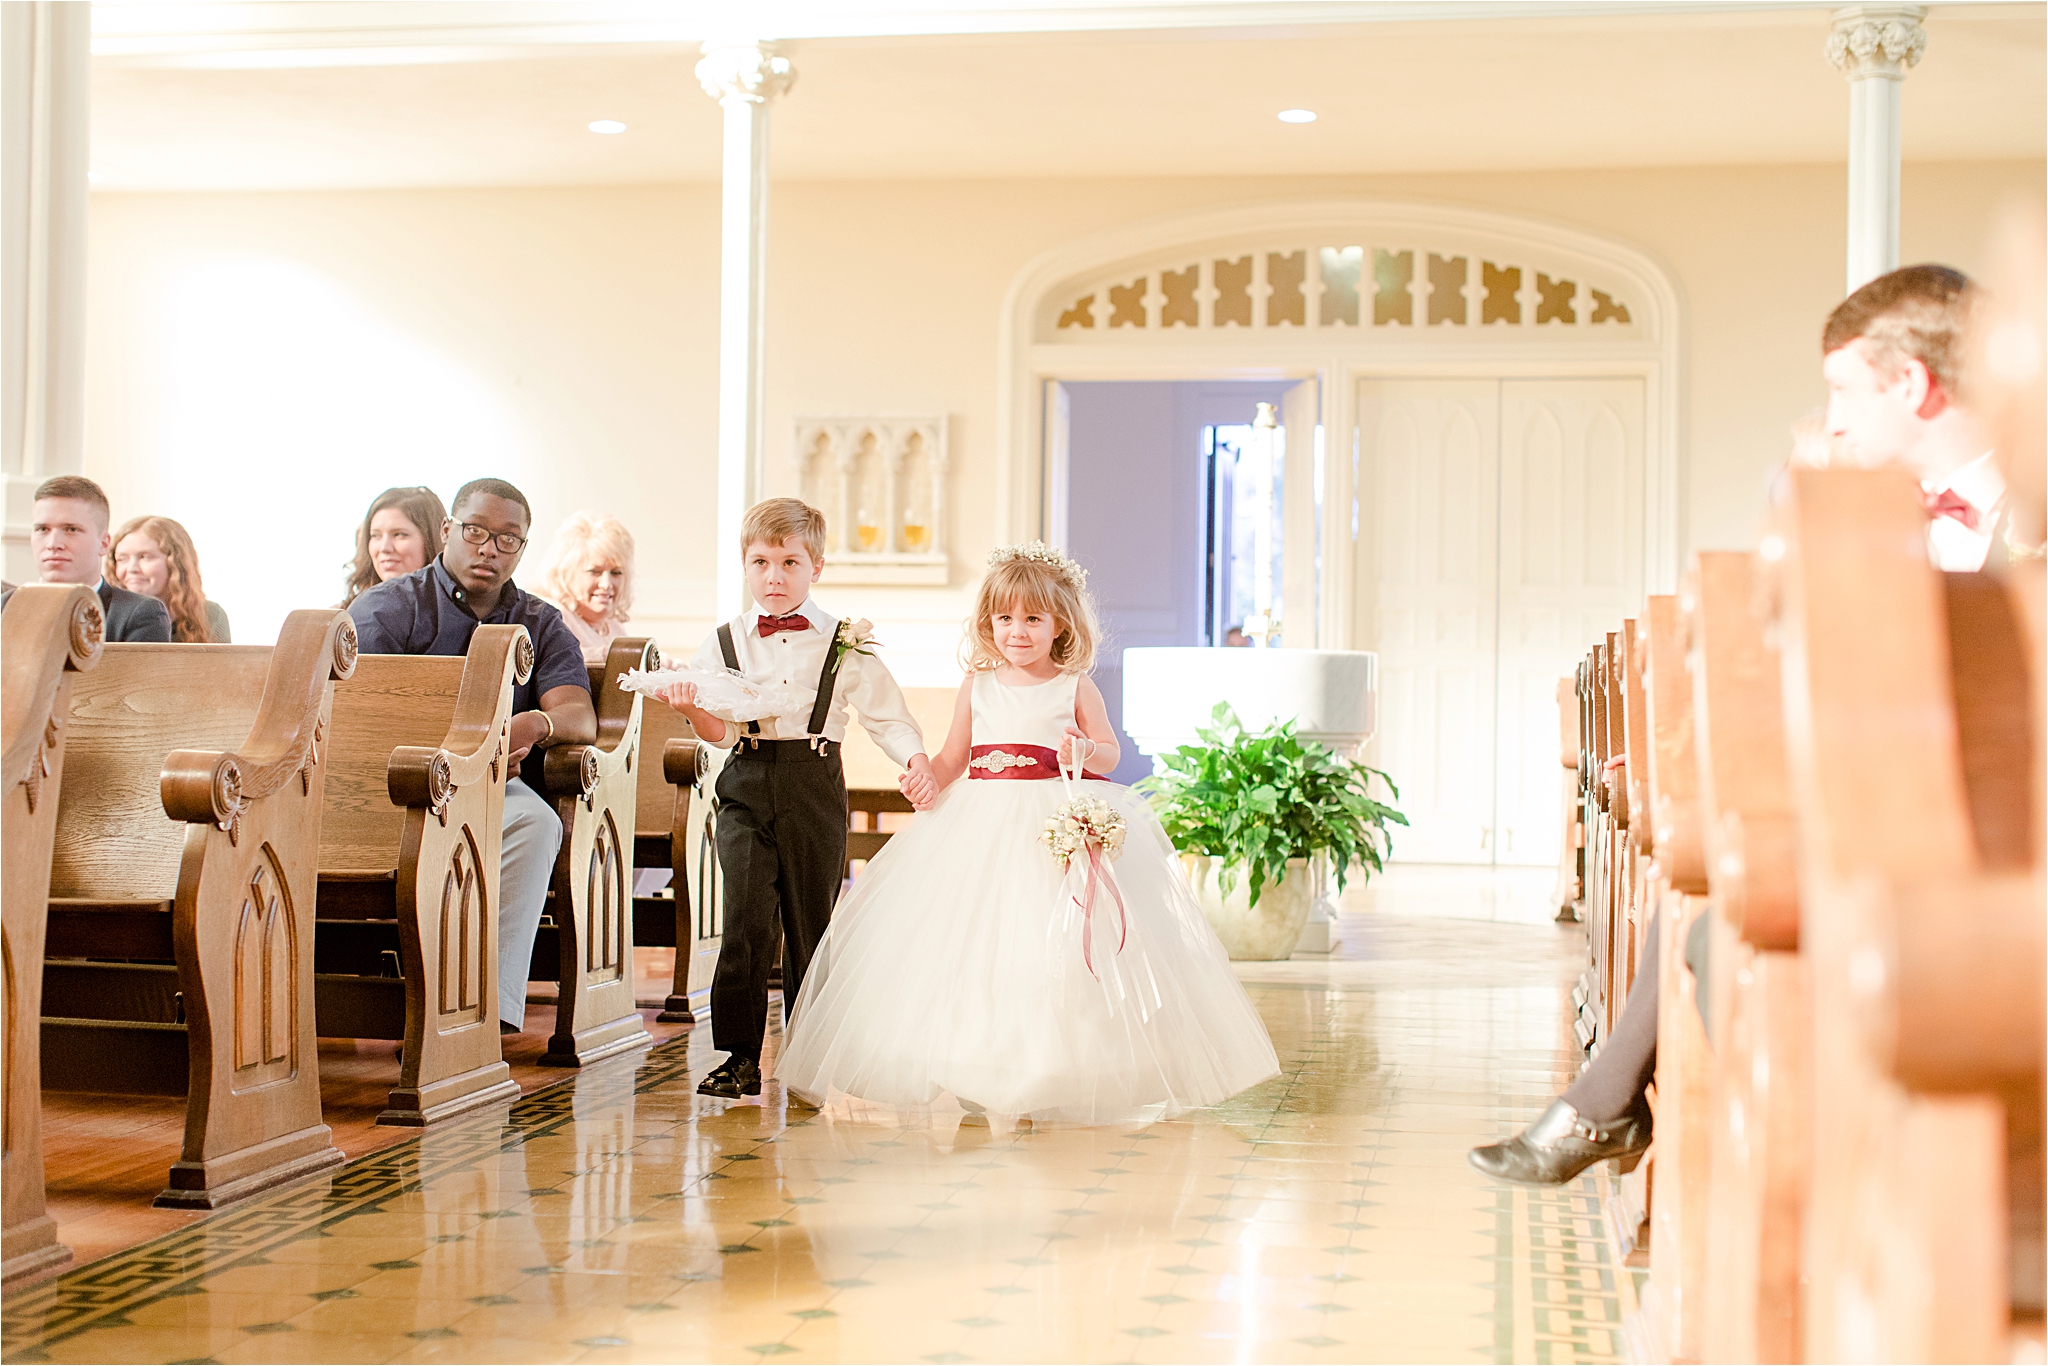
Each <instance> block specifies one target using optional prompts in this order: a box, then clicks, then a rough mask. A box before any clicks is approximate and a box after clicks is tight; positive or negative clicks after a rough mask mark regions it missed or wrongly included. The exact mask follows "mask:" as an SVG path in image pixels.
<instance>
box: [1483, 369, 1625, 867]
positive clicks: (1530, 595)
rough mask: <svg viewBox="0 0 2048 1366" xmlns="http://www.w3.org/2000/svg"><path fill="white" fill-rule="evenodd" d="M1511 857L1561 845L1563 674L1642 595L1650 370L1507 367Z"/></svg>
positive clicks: (1505, 680) (1504, 818)
mask: <svg viewBox="0 0 2048 1366" xmlns="http://www.w3.org/2000/svg"><path fill="white" fill-rule="evenodd" d="M1500 453H1501V461H1500V465H1501V474H1500V506H1501V519H1500V524H1501V525H1500V628H1499V634H1498V641H1499V649H1500V705H1499V712H1498V715H1497V719H1496V721H1495V725H1496V727H1497V728H1498V732H1497V733H1498V736H1499V742H1498V753H1499V767H1498V776H1497V779H1496V783H1495V792H1496V796H1495V820H1494V826H1495V830H1496V832H1497V833H1496V840H1495V843H1496V846H1497V848H1496V852H1497V858H1498V861H1499V862H1502V863H1550V862H1553V861H1554V860H1555V859H1556V857H1557V849H1558V840H1559V838H1560V832H1559V829H1558V822H1559V820H1560V819H1561V813H1560V812H1559V810H1558V801H1557V792H1558V768H1557V680H1558V678H1559V676H1560V675H1564V674H1568V673H1570V672H1571V671H1572V667H1573V665H1574V664H1575V663H1576V662H1577V660H1578V659H1579V657H1580V656H1581V655H1583V654H1584V653H1585V651H1586V648H1587V646H1588V645H1589V644H1591V643H1592V642H1593V641H1594V640H1596V639H1598V638H1599V637H1600V636H1601V635H1602V634H1604V633H1605V632H1608V631H1612V630H1616V629H1618V628H1619V626H1620V623H1621V619H1622V618H1623V617H1627V616H1633V615H1635V613H1637V612H1638V611H1640V610H1641V608H1642V604H1643V454H1644V453H1643V383H1642V381H1641V380H1639V379H1544V380H1507V381H1504V382H1503V383H1502V384H1501V421H1500Z"/></svg>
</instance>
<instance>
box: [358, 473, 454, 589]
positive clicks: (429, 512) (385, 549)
mask: <svg viewBox="0 0 2048 1366" xmlns="http://www.w3.org/2000/svg"><path fill="white" fill-rule="evenodd" d="M447 520H448V510H447V509H446V508H444V507H443V506H441V499H440V496H439V495H437V494H436V493H435V492H434V491H433V490H432V489H430V488H427V487H425V486H424V485H419V484H413V485H408V486H406V487H403V488H392V489H385V490H384V491H383V492H382V493H380V494H378V495H377V497H376V498H375V500H373V501H372V502H371V504H370V510H369V511H368V512H366V513H364V514H363V524H362V525H361V526H359V527H357V528H356V557H355V560H354V561H353V562H352V563H351V564H350V565H349V567H348V587H347V588H346V590H345V591H344V592H343V593H342V596H341V605H342V606H343V607H346V606H348V605H349V604H350V603H352V602H354V601H355V600H356V595H357V594H359V593H362V592H364V591H365V590H367V589H371V588H375V587H376V586H377V585H378V584H380V583H382V582H384V581H385V580H386V579H395V578H397V577H399V576H400V575H402V574H410V573H412V572H413V571H414V570H417V569H425V568H426V567H427V565H428V564H430V563H432V561H433V559H434V557H435V556H436V555H439V554H440V553H441V524H442V523H443V522H445V521H447Z"/></svg>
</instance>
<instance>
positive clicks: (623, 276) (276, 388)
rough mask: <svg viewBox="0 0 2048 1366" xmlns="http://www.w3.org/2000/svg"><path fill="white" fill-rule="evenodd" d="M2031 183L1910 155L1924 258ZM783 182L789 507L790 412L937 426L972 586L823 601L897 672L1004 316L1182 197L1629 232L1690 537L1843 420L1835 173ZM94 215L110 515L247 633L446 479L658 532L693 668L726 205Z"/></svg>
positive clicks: (1963, 245)
mask: <svg viewBox="0 0 2048 1366" xmlns="http://www.w3.org/2000/svg"><path fill="white" fill-rule="evenodd" d="M1909 117H1910V114H1909ZM2043 183H2044V180H2043V167H2042V163H2040V162H2038V161H2034V162H2022V163H2003V162H1992V163H1943V164H1919V165H1909V166H1908V167H1907V168H1906V175H1905V195H1904V201H1905V210H1904V222H1903V237H1904V255H1905V258H1906V259H1908V260H1917V259H1941V260H1946V261H1949V262H1952V263H1954V264H1957V265H1960V266H1962V267H1964V268H1965V269H1970V268H1972V267H1974V266H1975V265H1976V264H1977V263H1978V261H1979V260H1980V253H1981V250H1982V238H1983V235H1984V229H1985V225H1986V223H1987V221H1988V219H1989V216H1990V215H1991V213H1992V212H1993V210H1994V208H1995V206H1996V205H1997V204H1998V203H2000V202H2001V201H2003V200H2004V199H2006V198H2009V197H2012V196H2014V195H2018V194H2030V195H2032V196H2034V197H2035V198H2036V199H2037V200H2038V199H2039V197H2040V196H2041V194H2042V192H2043ZM774 194H775V198H774V202H773V209H772V221H771V244H770V272H769V291H770V298H769V328H770V331H769V338H770V340H769V351H768V357H769V379H768V409H769V416H768V429H767V430H768V449H769V485H770V488H771V491H776V492H782V491H791V490H793V489H794V488H795V478H796V475H795V470H794V467H793V462H792V460H791V445H792V438H791V431H790V429H791V424H792V421H793V419H794V418H795V417H797V416H798V415H816V414H821V413H848V414H881V413H917V412H933V411H942V412H945V413H947V414H949V415H950V418H951V429H950V440H951V450H952V459H953V467H954V475H953V481H952V488H951V507H952V514H951V518H950V522H951V525H950V528H949V535H950V543H951V546H952V549H953V563H954V570H953V586H952V587H951V588H948V589H937V590H935V589H883V588H865V587H863V588H854V587H843V588H842V589H841V590H840V592H839V595H838V597H837V598H836V599H830V600H829V601H839V602H843V603H845V604H846V605H847V606H849V607H854V608H857V609H858V610H859V611H860V613H861V614H863V615H868V616H871V617H873V618H875V620H876V621H877V622H878V624H881V625H882V626H884V627H885V628H886V629H885V630H884V631H883V633H882V634H883V636H884V639H885V640H888V641H889V642H890V643H891V644H892V645H893V646H895V647H896V648H895V649H894V650H893V651H892V656H893V657H894V658H895V659H896V660H897V662H898V663H899V671H900V672H902V673H903V674H905V675H906V681H909V682H915V683H925V684H933V685H936V684H942V683H944V682H945V681H946V680H947V678H948V676H949V674H950V673H951V670H952V665H951V659H952V655H953V645H954V642H955V641H956V639H957V623H958V621H959V619H960V617H961V615H962V614H963V613H964V611H965V609H966V604H967V596H966V592H967V587H968V586H969V585H971V582H972V580H973V578H974V577H975V575H976V573H977V571H978V568H979V564H980V561H981V558H982V556H983V555H984V554H985V553H986V551H987V549H988V547H989V546H990V544H991V543H992V542H993V540H994V538H995V536H996V529H995V528H996V520H995V517H996V470H995V465H994V461H995V453H996V440H997V437H996V424H995V414H996V406H997V389H998V385H999V382H1000V377H999V375H998V373H997V360H996V353H997V322H998V310H999V308H1000V306H1001V303H1002V299H1003V296H1004V293H1005V291H1006V290H1007V289H1008V287H1009V285H1010V283H1011V281H1012V280H1013V278H1014V277H1015V276H1016V274H1017V272H1018V271H1019V269H1020V268H1022V267H1023V266H1024V264H1025V263H1026V262H1028V261H1029V260H1031V259H1032V258H1033V257H1035V256H1036V255H1038V254H1039V253H1041V252H1043V251H1045V250H1047V249H1049V248H1052V247H1055V246H1057V245H1059V244H1061V243H1063V242H1066V241H1068V240H1071V239H1072V238H1074V237H1077V236H1080V235H1083V234H1086V233H1090V232H1093V231H1096V230H1099V229H1102V228H1105V227H1108V226H1112V225H1116V224H1120V223H1126V222H1130V221H1133V220H1137V219H1143V218H1149V217H1154V216H1158V215H1162V214H1168V213H1172V212H1175V211H1178V210H1183V209H1192V208H1200V207H1212V206H1218V205H1228V204H1242V203H1246V202H1250V201H1255V200H1264V199H1298V198H1304V197H1313V196H1318V195H1330V196H1347V197H1365V196H1384V197H1389V198H1405V199H1430V200H1440V201H1445V202H1453V203H1460V204H1466V205H1474V206H1479V207H1484V208H1490V209H1495V210H1502V211H1507V212H1522V213H1528V214H1532V215H1535V216H1539V217H1544V218H1550V219H1555V220H1562V221H1565V222H1569V223H1572V224H1574V225H1577V226H1579V227H1582V228H1586V229H1589V230H1591V231H1595V232H1601V233H1606V234H1610V235H1613V236H1616V237H1619V238H1623V239H1626V240H1628V241H1631V242H1633V243H1635V244H1636V245H1639V246H1641V247H1643V248H1645V249H1647V250H1648V251H1649V252H1650V253H1652V254H1653V255H1655V256H1656V257H1657V258H1659V259H1660V260H1661V261H1662V262H1663V263H1664V264H1665V265H1666V266H1667V267H1668V268H1669V269H1670V270H1671V271H1672V272H1673V274H1674V276H1675V278H1676V280H1677V283H1678V286H1679V289H1680V291H1681V294H1682V297H1683V299H1684V303H1685V310H1686V313H1685V318H1686V331H1685V342H1684V353H1683V354H1684V384H1685V393H1684V403H1685V407H1684V413H1683V420H1682V424H1681V432H1682V443H1683V444H1682V456H1681V458H1682V461H1683V462H1684V478H1683V481H1682V492H1681V498H1682V511H1681V524H1682V526H1683V528H1684V531H1685V535H1686V536H1687V538H1688V544H1689V546H1691V547H1700V546H1715V545H1741V544H1746V543H1748V542H1749V541H1750V540H1752V539H1753V535H1754V529H1755V524H1756V520H1757V517H1758V516H1759V513H1760V511H1761V507H1762V498H1763V488H1764V482H1765V479H1766V477H1767V475H1768V473H1769V472H1770V471H1771V470H1772V469H1773V468H1775V467H1776V465H1777V463H1778V462H1779V461H1780V460H1781V459H1782V458H1783V456H1784V454H1785V452H1786V450H1787V448H1788V438H1787V435H1786V427H1787V424H1788V423H1790V422H1791V421H1792V420H1793V419H1795V418H1797V417H1798V416H1799V415H1800V414H1802V413H1803V412H1805V411H1807V410H1809V409H1810V408H1812V407H1814V406H1816V405H1817V404H1818V403H1819V402H1820V401H1821V397H1822V393H1821V388H1820V383H1819V378H1818V357H1817V354H1816V338H1817V335H1818V331H1819V327H1820V323H1821V320H1822V318H1823V317H1824V315H1825V313H1826V311H1827V309H1828V308H1829V307H1830V306H1832V304H1833V303H1834V302H1835V301H1836V300H1837V299H1838V298H1839V295H1840V291H1841V280H1842V242H1843V236H1844V211H1843V199H1844V183H1843V172H1842V170H1841V168H1839V167H1834V166H1768V167H1707V168H1656V169H1646V170H1600V171H1546V172H1528V173H1492V174H1466V175H1441V176H1426V175H1404V176H1375V177H1324V178H1315V179H1307V178H1279V177H1275V178H1271V179H1266V180H1245V179H1241V178H1235V179H1229V180H1222V179H1214V180H1209V179H1186V178H1177V179H1136V178H1132V179H1124V180H1109V181H1094V180H1090V181H1080V180H1071V181H1036V180H986V181H969V182H957V181H955V182H942V183H941V182H904V183H876V182H826V181H813V182H799V183H788V184H778V185H777V186H776V188H775V192H774ZM92 214H93V218H92V258H91V285H90V290H91V302H90V309H91V312H90V318H89V337H88V348H89V354H88V392H87V407H88V419H87V427H88V429H87V454H86V472H87V473H89V474H91V475H93V476H94V477H95V478H98V479H101V480H102V481H103V482H104V483H106V484H107V486H108V488H109V491H110V493H111V494H112V496H113V498H114V502H115V515H116V517H117V519H119V518H125V517H127V516H130V515H133V514H136V513H139V512H143V511H151V512H163V513H167V514H169V515H172V516H176V517H179V518H181V519H182V520H184V521H185V522H186V523H187V525H188V526H189V527H190V528H191V529H192V530H193V532H194V534H195V536H196V537H197V539H198V541H199V544H200V546H201V550H202V555H203V557H204V562H205V565H206V567H207V570H208V585H207V586H208V590H209V594H210V595H211V596H212V597H214V598H215V599H216V600H218V601H220V602H222V603H224V604H225V605H226V606H227V608H228V610H229V612H230V613H231V615H233V616H234V617H235V619H236V622H237V636H238V638H240V639H248V640H267V639H270V638H271V637H272V635H273V634H274V632H275V629H276V624H277V622H278V620H279V619H280V618H281V617H282V614H283V612H284V611H285V610H287V609H288V608H290V607H294V606H305V605H311V604H316V603H319V602H325V601H331V600H333V598H334V596H335V595H336V594H337V593H338V591H339V585H340V582H341V578H342V574H341V562H342V561H343V560H344V559H345V558H346V557H347V554H348V552H349V548H350V546H349V536H350V534H351V532H352V529H353V526H354V524H355V522H356V520H357V519H358V518H359V517H360V515H361V509H362V507H363V506H364V505H365V504H366V503H367V502H368V500H369V498H370V497H371V496H372V495H374V494H375V493H376V492H377V491H378V490H380V489H382V488H384V487H385V486H386V485H388V484H391V483H400V482H403V483H414V482H425V483H428V484H431V485H432V486H434V487H435V488H436V489H437V490H439V491H440V492H442V494H443V495H444V496H446V494H448V493H449V492H451V491H452V490H453V488H454V486H455V485H456V484H457V483H459V482H460V481H461V480H462V479H464V478H467V477H470V476H473V475H476V474H483V473H492V474H498V475H502V476H504V477H507V478H510V479H513V480H514V481H516V482H518V483H519V484H520V485H521V486H522V487H523V488H525V489H526V490H527V492H528V493H529V495H530V496H532V497H533V499H534V501H535V504H536V513H537V525H536V537H537V541H538V542H539V544H537V545H536V547H535V549H534V550H533V551H532V552H530V554H531V555H533V556H535V557H537V556H538V555H539V554H540V553H541V551H542V549H543V548H544V543H545V541H546V539H547V534H548V532H549V531H550V530H551V529H552V527H553V526H554V524H555V523H556V522H558V521H559V520H560V518H561V517H563V516H564V515H566V514H567V513H568V512H570V511H572V510H574V509H575V508H578V507H585V506H589V507H597V508H605V509H610V510H613V511H617V512H618V513H620V515H622V516H623V517H625V518H626V520H627V521H628V523H629V524H630V525H631V526H632V527H633V529H634V531H635V532H636V534H637V536H638V538H639V543H640V564H639V571H640V574H641V584H640V590H639V592H640V603H639V606H638V611H637V613H636V621H637V622H638V623H639V624H640V625H641V626H643V627H645V628H646V629H649V630H651V631H653V632H654V633H655V634H657V635H658V636H659V637H661V638H662V639H663V640H664V641H665V642H666V643H668V644H669V646H670V648H672V649H674V648H678V647H687V646H689V645H691V644H693V643H694V641H695V640H696V639H697V638H698V636H699V635H700V634H701V633H702V631H703V629H704V628H705V626H706V624H707V620H708V616H709V612H710V604H711V582H712V575H713V572H714V564H713V560H712V551H711V541H712V538H711V527H710V522H709V519H710V516H711V502H710V495H711V484H710V481H711V477H712V472H713V468H714V465H715V453H714V440H715V433H716V411H715V398H716V361H717V354H716V347H717V317H716V308H717V250H718V242H717V194H716V187H715V186H710V185H697V184H690V185H662V186H645V187H607V188H560V189H547V188H541V189H505V190H445V191H441V190H405V191H360V192H335V193H320V194H209V195H201V194H187V195H173V194H97V195H95V196H94V198H93V205H92ZM531 567H532V564H531V562H530V565H529V572H528V573H527V574H525V575H524V576H523V577H525V578H526V580H527V581H528V582H529V583H530V582H531V580H532V577H533V576H532V573H531ZM829 582H830V580H829V571H828V584H829ZM952 676H957V675H952Z"/></svg>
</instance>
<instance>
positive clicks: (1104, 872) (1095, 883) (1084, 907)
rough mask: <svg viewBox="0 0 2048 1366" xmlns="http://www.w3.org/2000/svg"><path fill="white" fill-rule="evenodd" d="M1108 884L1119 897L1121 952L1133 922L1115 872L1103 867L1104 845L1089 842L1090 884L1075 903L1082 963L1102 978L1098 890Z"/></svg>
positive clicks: (1119, 942) (1118, 935)
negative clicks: (1097, 966)
mask: <svg viewBox="0 0 2048 1366" xmlns="http://www.w3.org/2000/svg"><path fill="white" fill-rule="evenodd" d="M1105 885H1106V886H1107V887H1108V888H1109V894H1110V895H1111V896H1112V897H1114V898H1116V951H1117V952H1118V953H1122V952H1123V951H1124V944H1125V943H1126V942H1127V941H1128V940H1129V939H1130V934H1131V925H1130V919H1129V917H1128V915H1127V914H1126V913H1125V911H1124V893H1123V889H1122V888H1121V887H1119V886H1117V885H1116V874H1115V873H1113V872H1111V871H1110V870H1109V869H1107V868H1104V867H1103V866H1102V845H1101V843H1100V842H1099V841H1096V840H1092V839H1091V840H1089V841H1088V887H1087V890H1086V891H1085V892H1084V893H1083V895H1082V896H1078V897H1075V898H1074V904H1075V905H1076V906H1079V907H1080V908H1081V962H1082V963H1083V964H1084V965H1085V966H1086V967H1087V969H1088V975H1089V976H1090V977H1094V978H1095V979H1096V980H1097V981H1101V980H1102V979H1101V977H1100V975H1099V974H1097V973H1096V971H1095V890H1096V888H1097V887H1100V886H1105Z"/></svg>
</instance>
